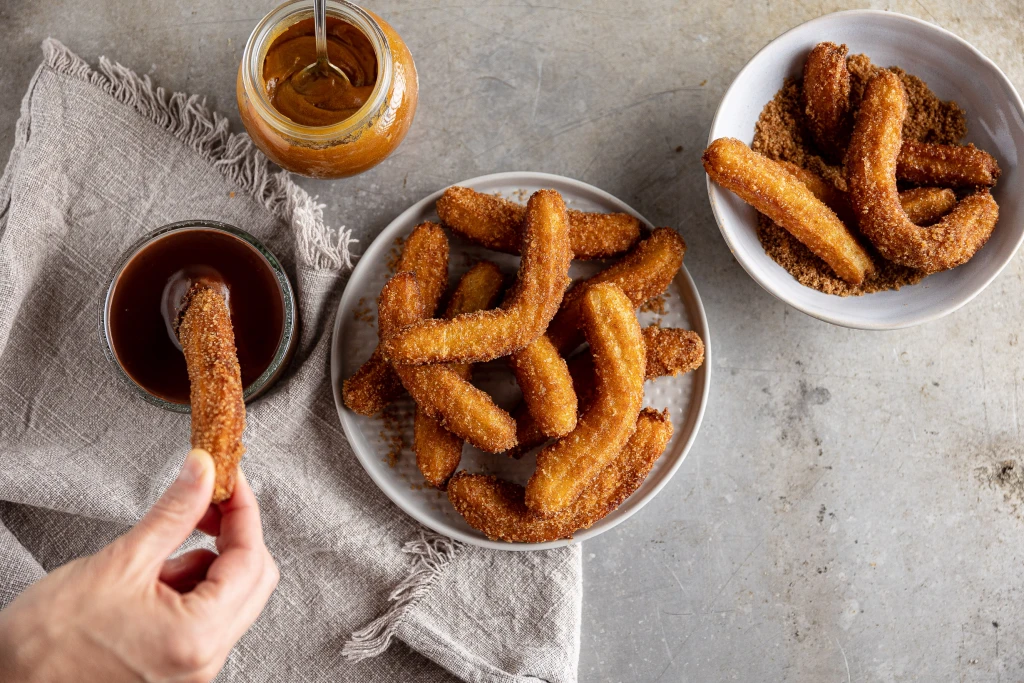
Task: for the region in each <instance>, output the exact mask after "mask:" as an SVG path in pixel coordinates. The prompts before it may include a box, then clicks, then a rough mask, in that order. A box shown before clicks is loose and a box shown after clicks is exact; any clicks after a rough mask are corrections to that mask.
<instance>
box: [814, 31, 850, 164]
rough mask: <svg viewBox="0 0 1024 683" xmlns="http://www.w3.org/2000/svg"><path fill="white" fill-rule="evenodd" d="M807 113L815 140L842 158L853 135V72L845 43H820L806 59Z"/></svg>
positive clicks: (831, 153)
mask: <svg viewBox="0 0 1024 683" xmlns="http://www.w3.org/2000/svg"><path fill="white" fill-rule="evenodd" d="M803 90H804V114H805V116H806V121H807V127H808V128H810V130H811V135H812V136H813V137H814V141H815V143H817V145H818V147H819V148H821V149H822V150H823V151H825V152H827V153H828V154H829V155H830V156H831V157H832V158H834V159H841V158H842V155H843V151H844V150H845V149H846V144H847V142H848V141H849V139H850V72H849V70H847V68H846V46H845V45H836V44H835V43H829V42H824V43H818V44H817V45H816V46H815V47H814V49H813V50H811V53H810V54H809V55H807V61H805V62H804V88H803Z"/></svg>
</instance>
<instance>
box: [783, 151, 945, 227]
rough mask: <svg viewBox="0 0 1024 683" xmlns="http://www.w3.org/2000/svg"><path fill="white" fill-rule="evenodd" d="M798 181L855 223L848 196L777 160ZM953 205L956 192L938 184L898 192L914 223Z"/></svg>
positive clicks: (938, 215) (849, 223)
mask: <svg viewBox="0 0 1024 683" xmlns="http://www.w3.org/2000/svg"><path fill="white" fill-rule="evenodd" d="M779 163H781V164H782V166H783V167H785V169H786V170H787V171H789V172H790V173H792V174H793V175H794V176H795V177H796V178H797V179H798V180H799V181H800V182H802V183H803V184H804V185H806V186H807V189H808V190H810V191H811V194H813V195H814V196H815V197H817V198H818V199H820V200H821V201H822V202H824V204H825V206H827V207H828V208H830V209H832V210H833V211H835V213H836V216H838V217H839V219H840V220H841V221H843V223H845V224H846V225H847V226H851V227H852V226H856V225H857V216H856V215H855V214H854V213H853V207H851V206H850V198H849V197H848V196H847V194H846V192H845V191H843V190H840V189H839V188H837V187H836V186H835V185H833V184H832V183H830V182H828V181H827V180H825V179H824V178H822V177H821V176H820V175H818V174H817V173H815V172H814V171H811V170H809V169H806V168H802V167H800V166H797V165H796V164H794V163H791V162H788V161H781V162H779ZM955 205H956V194H955V193H954V192H953V191H952V190H950V189H948V188H941V187H913V188H910V189H909V190H901V191H900V206H902V207H903V210H904V211H906V212H907V217H908V218H909V219H910V222H911V223H914V224H915V225H923V224H925V223H930V222H931V221H934V220H936V219H939V218H942V217H943V216H944V215H946V214H947V213H949V212H950V210H952V208H953V206H955Z"/></svg>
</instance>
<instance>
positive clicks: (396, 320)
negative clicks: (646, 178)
mask: <svg viewBox="0 0 1024 683" xmlns="http://www.w3.org/2000/svg"><path fill="white" fill-rule="evenodd" d="M686 251H687V249H686V242H685V240H684V238H683V235H681V234H680V233H679V232H678V231H676V230H675V229H674V228H671V227H658V228H653V227H651V226H650V225H648V224H647V222H646V221H644V220H643V219H642V217H640V216H639V215H638V214H636V213H635V212H634V211H633V210H632V209H630V208H629V207H628V206H627V205H626V204H624V203H623V202H622V201H620V200H618V199H616V198H615V197H613V196H611V195H609V194H607V193H605V192H602V191H601V190H599V189H598V188H595V187H591V186H590V185H587V184H585V183H581V182H579V181H576V180H572V179H569V178H563V177H560V176H554V175H546V174H542V173H498V174H494V175H490V176H483V177H480V178H473V179H470V180H466V181H463V182H461V183H459V184H458V185H455V186H452V187H449V188H447V189H444V190H442V191H438V192H436V193H435V194H433V195H431V196H429V197H426V198H424V199H423V200H422V201H420V202H417V203H416V204H415V205H413V206H411V207H410V208H409V209H408V210H406V211H405V212H404V213H402V214H401V215H400V216H398V217H397V218H396V219H395V220H394V221H393V222H392V223H391V224H390V225H389V226H388V227H387V228H385V229H384V230H383V231H382V233H381V234H380V236H378V237H377V239H376V240H374V242H373V244H372V245H370V247H369V248H368V249H367V250H366V252H365V253H364V254H363V255H362V256H361V257H360V262H359V264H358V265H357V266H356V268H355V270H354V271H353V273H352V277H351V278H350V280H349V283H348V285H347V287H346V289H345V293H344V294H343V296H342V299H341V302H340V304H339V308H338V315H337V317H336V319H335V329H334V337H333V343H332V350H331V377H332V382H333V387H334V396H335V402H336V404H337V408H338V416H339V419H340V420H341V424H342V427H343V428H344V430H345V434H346V436H347V437H348V441H349V443H350V444H351V446H352V450H353V453H354V456H355V458H356V459H357V460H358V461H359V463H360V464H361V465H362V467H363V469H364V470H365V471H366V473H367V474H368V475H369V477H370V479H372V480H373V482H374V483H375V484H376V485H377V486H378V487H379V488H380V489H381V491H383V492H384V493H385V494H386V495H387V496H388V497H389V498H390V499H391V500H392V501H393V502H394V503H395V504H396V505H398V506H399V507H400V508H401V509H403V510H404V511H405V512H406V513H408V514H409V515H410V516H411V517H413V518H414V519H416V520H418V521H419V522H421V523H422V524H424V525H425V526H427V527H429V528H431V529H433V530H434V531H437V532H439V533H442V534H445V535H447V536H450V537H452V538H456V539H458V540H461V541H465V542H468V543H473V544H476V545H481V546H484V547H491V548H502V549H513V550H535V549H543V548H550V547H556V546H559V545H564V544H565V543H572V542H578V541H581V540H584V539H586V538H591V537H593V536H595V535H597V534H599V533H601V532H603V531H606V530H608V529H610V528H612V527H613V526H615V525H616V524H618V523H619V522H622V521H623V520H625V519H626V518H628V517H629V516H630V515H632V514H634V513H635V512H637V511H638V510H639V509H640V508H641V507H643V505H644V504H645V503H646V502H647V501H649V500H651V499H652V498H653V497H654V496H655V495H656V494H657V493H658V491H660V490H661V489H662V488H663V487H664V486H665V485H666V484H667V483H668V481H669V479H670V478H671V477H672V475H673V474H674V473H675V472H676V470H677V469H678V468H679V466H680V465H681V463H682V462H683V459H684V458H685V456H686V453H687V452H688V450H689V448H690V446H691V444H692V443H693V441H694V438H695V437H696V434H697V429H698V427H699V425H700V422H701V418H702V415H703V412H704V406H705V405H706V402H707V397H708V390H709V382H710V368H709V362H708V360H707V353H708V352H707V343H708V326H707V319H706V317H705V315H704V310H703V307H702V305H701V303H700V297H699V295H698V293H697V290H696V287H695V286H694V283H693V281H692V280H691V279H690V277H689V275H688V274H687V272H686V268H685V266H684V264H683V260H684V256H685V255H686Z"/></svg>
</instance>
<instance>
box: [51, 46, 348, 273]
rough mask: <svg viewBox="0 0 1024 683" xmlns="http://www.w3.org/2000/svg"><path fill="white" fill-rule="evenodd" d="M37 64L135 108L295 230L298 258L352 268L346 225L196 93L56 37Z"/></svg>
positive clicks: (319, 264)
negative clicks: (83, 52)
mask: <svg viewBox="0 0 1024 683" xmlns="http://www.w3.org/2000/svg"><path fill="white" fill-rule="evenodd" d="M42 47H43V56H44V63H45V65H46V66H47V67H49V68H50V69H52V70H53V71H55V72H57V73H60V74H65V75H68V76H73V77H75V78H80V79H82V80H84V81H87V82H89V83H91V84H92V85H95V86H96V87H98V88H101V89H102V90H103V91H104V92H106V93H107V94H109V95H110V96H111V97H113V98H114V99H115V100H117V101H119V102H121V103H122V104H125V105H127V106H129V107H132V108H133V109H135V111H136V112H138V113H139V114H140V115H142V116H144V117H146V118H147V119H149V120H150V121H152V122H153V123H154V124H156V125H157V126H160V127H161V128H163V129H164V130H166V131H167V132H169V133H170V134H172V135H174V137H176V138H178V139H179V140H181V141H182V142H183V143H185V144H186V145H188V146H189V147H191V148H192V149H193V150H195V152H196V153H198V154H199V155H200V156H202V157H203V158H204V159H206V160H207V161H208V162H210V163H211V164H213V166H214V167H215V168H216V169H217V170H219V171H220V172H221V173H223V174H224V175H225V176H227V177H228V178H230V179H231V180H232V182H234V183H235V184H236V185H238V186H239V188H241V189H242V190H243V191H245V192H247V193H248V194H249V195H251V196H252V197H253V198H255V199H256V200H257V201H259V202H260V203H261V204H263V206H265V207H266V208H267V209H268V210H269V211H270V212H272V213H273V214H274V215H275V216H277V217H278V218H280V219H281V220H283V221H285V222H286V223H288V224H289V225H290V226H292V228H293V229H294V230H295V234H296V241H297V244H298V249H299V255H300V258H301V259H302V261H303V263H304V264H305V265H307V266H310V267H312V268H314V269H316V270H341V269H342V268H345V269H349V268H351V267H352V258H353V254H352V251H351V245H352V244H353V243H354V242H357V241H358V240H356V239H355V238H353V237H352V232H351V230H347V229H345V227H344V226H342V227H341V228H338V229H337V230H335V229H333V228H331V227H329V226H327V225H326V224H325V223H324V211H323V210H324V206H325V205H324V204H320V203H318V202H317V197H311V196H310V195H309V193H308V192H306V191H305V190H303V189H302V188H301V187H299V186H298V185H296V184H295V182H294V181H292V179H291V178H290V177H289V175H288V173H287V172H286V171H281V170H274V169H275V168H276V167H275V166H273V165H272V164H271V162H270V160H269V159H267V158H266V157H265V156H263V153H262V152H260V151H259V150H258V149H257V148H256V146H255V145H254V144H253V142H252V140H251V139H250V138H249V136H248V135H246V134H245V133H231V132H230V130H229V124H228V120H227V119H226V118H225V117H224V116H222V115H221V114H218V113H217V112H215V111H211V110H210V109H209V108H208V107H207V106H206V99H205V98H201V97H200V96H198V95H186V94H185V93H180V92H176V93H172V94H171V95H168V94H167V92H166V91H165V90H164V89H163V88H160V87H155V86H154V85H153V83H152V81H150V79H149V76H139V75H138V74H137V73H135V72H134V71H132V70H131V69H129V68H127V67H125V66H122V65H121V64H118V63H117V62H111V61H110V60H109V59H107V58H106V57H100V60H99V66H98V67H97V68H96V69H93V68H92V67H91V66H90V65H89V64H88V63H87V62H86V61H85V60H83V59H82V58H81V57H79V56H78V55H76V54H75V53H74V52H72V51H71V50H69V49H68V48H67V47H65V46H64V45H63V44H62V43H61V42H60V41H58V40H56V39H55V38H47V39H46V40H44V41H43V45H42Z"/></svg>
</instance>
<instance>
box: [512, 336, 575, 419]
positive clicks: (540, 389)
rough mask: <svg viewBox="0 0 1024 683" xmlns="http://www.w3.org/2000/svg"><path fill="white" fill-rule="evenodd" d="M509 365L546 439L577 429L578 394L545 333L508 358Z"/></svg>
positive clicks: (567, 370)
mask: <svg viewBox="0 0 1024 683" xmlns="http://www.w3.org/2000/svg"><path fill="white" fill-rule="evenodd" d="M509 365H510V366H511V367H512V372H514V373H515V376H516V381H517V382H518V383H519V388H520V389H521V390H522V392H523V401H524V402H525V403H526V406H527V408H528V409H529V411H530V415H532V416H533V418H534V421H535V422H536V424H537V428H538V429H539V430H540V431H541V432H542V433H543V434H544V435H545V436H565V435H566V434H568V433H569V432H571V431H572V430H573V427H575V426H576V392H575V391H573V388H572V377H571V376H570V375H569V367H568V365H566V363H565V359H564V358H562V355H561V354H560V353H558V349H557V348H555V345H554V344H552V343H551V339H550V338H549V337H548V336H547V335H546V334H542V335H541V336H539V337H537V339H535V340H534V341H533V343H532V344H530V345H528V346H527V347H526V348H524V349H522V350H520V351H516V352H515V353H513V354H512V355H511V356H509Z"/></svg>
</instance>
